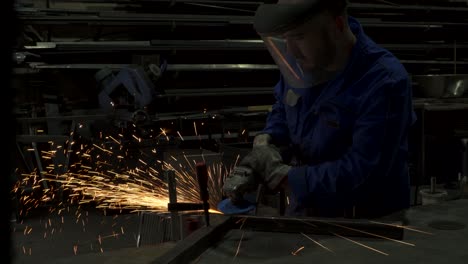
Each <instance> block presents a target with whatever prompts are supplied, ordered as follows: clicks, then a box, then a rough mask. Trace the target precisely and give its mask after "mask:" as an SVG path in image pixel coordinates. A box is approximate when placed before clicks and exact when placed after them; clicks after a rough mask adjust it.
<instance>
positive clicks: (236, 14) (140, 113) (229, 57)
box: [2, 0, 468, 237]
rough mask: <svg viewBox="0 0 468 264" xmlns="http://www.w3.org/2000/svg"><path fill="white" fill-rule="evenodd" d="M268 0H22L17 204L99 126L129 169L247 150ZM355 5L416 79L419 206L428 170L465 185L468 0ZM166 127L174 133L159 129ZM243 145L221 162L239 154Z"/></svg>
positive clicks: (268, 65)
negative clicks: (56, 150) (60, 149)
mask: <svg viewBox="0 0 468 264" xmlns="http://www.w3.org/2000/svg"><path fill="white" fill-rule="evenodd" d="M3 2H9V1H2V3H3ZM262 2H263V1H254V0H252V1H221V0H219V1H208V0H191V1H189V0H185V1H184V0H177V1H174V0H152V1H150V0H134V1H129V0H114V1H105V0H17V1H16V2H15V12H16V15H17V20H18V21H17V22H18V32H17V34H16V35H17V37H15V38H5V39H4V42H7V43H8V41H6V40H9V39H11V40H14V41H13V42H14V43H13V50H12V52H8V56H9V58H11V57H12V58H13V71H12V76H11V78H9V79H7V80H9V81H10V85H11V87H12V91H14V92H13V94H14V95H15V96H14V100H13V103H14V109H13V110H14V112H13V113H14V117H15V119H16V123H15V125H14V128H15V129H14V131H15V133H16V141H15V140H8V139H7V140H6V141H8V144H10V143H12V144H13V143H14V145H13V147H12V148H11V149H12V151H11V155H12V157H13V158H14V162H13V163H12V164H11V165H12V168H8V173H7V174H8V175H10V176H11V177H10V178H9V181H13V182H21V186H20V191H18V192H17V193H15V195H16V196H14V199H16V200H15V201H14V202H13V203H12V204H13V205H14V208H13V215H14V216H16V217H17V219H16V220H17V221H19V220H20V219H23V218H27V217H28V216H25V215H20V214H21V213H20V211H21V209H22V208H23V207H24V206H27V205H22V204H21V202H20V201H21V199H20V198H19V197H18V195H19V196H21V195H31V193H34V192H41V188H45V187H44V186H43V185H39V188H32V186H31V184H32V183H31V182H29V181H24V182H22V181H21V180H22V177H23V175H24V174H28V173H31V172H33V171H38V170H39V171H40V170H46V168H42V165H44V162H46V161H45V160H43V159H42V158H41V157H40V155H41V154H43V153H44V152H46V151H50V150H51V147H50V143H51V142H66V141H67V140H73V141H74V142H76V143H75V144H74V145H73V146H71V150H72V151H71V153H72V154H71V155H65V156H63V157H57V162H58V163H61V164H62V165H64V164H73V162H74V161H76V159H77V157H75V156H74V154H73V153H75V152H73V151H76V149H75V148H76V147H78V146H79V145H80V143H89V142H93V143H95V144H100V143H105V142H104V141H106V140H107V139H104V138H102V134H103V133H105V134H107V135H119V136H121V138H122V141H121V143H122V147H123V148H124V149H125V151H126V153H130V155H129V156H128V157H127V158H126V162H127V163H126V164H125V166H127V167H132V166H134V164H135V162H136V160H138V153H141V152H145V151H149V150H151V149H153V148H155V147H157V148H158V156H157V159H164V158H165V157H166V158H167V156H165V153H177V152H182V151H200V150H206V151H210V153H211V152H212V153H221V152H223V153H231V152H232V153H234V154H235V153H243V151H244V152H245V150H246V149H248V148H249V147H250V144H251V141H252V138H253V136H254V135H255V133H256V132H257V131H259V130H260V129H262V127H263V125H264V122H265V118H266V114H267V111H268V110H267V109H268V106H269V105H270V104H271V103H272V102H273V99H274V98H273V94H272V87H273V85H274V84H275V83H276V81H277V80H278V74H279V73H278V71H277V68H276V66H275V65H274V62H273V61H272V59H271V57H270V55H269V53H268V52H267V50H266V49H265V48H264V45H263V43H262V42H261V40H260V39H259V37H258V36H257V35H256V33H255V32H254V30H253V28H252V16H253V14H254V11H255V9H256V7H257V6H258V5H259V4H260V3H262ZM2 10H6V9H2ZM349 13H350V15H352V16H354V17H356V18H357V19H358V20H359V21H360V22H361V23H362V26H363V28H364V30H365V32H366V33H367V34H368V35H369V36H370V37H371V38H372V39H373V40H375V42H377V43H378V44H380V45H382V46H383V47H385V48H387V49H388V50H390V51H391V52H393V53H394V54H395V55H396V56H397V57H398V58H399V59H400V60H401V61H402V63H403V64H404V66H405V67H406V69H407V70H408V72H409V73H410V74H411V76H412V78H413V80H414V83H413V87H414V90H413V94H414V106H415V111H416V113H417V115H418V121H417V123H416V124H415V126H414V127H413V130H412V131H411V138H410V157H409V159H410V170H411V184H412V187H413V188H412V191H413V196H414V200H413V205H418V204H419V203H420V201H419V200H418V197H417V195H416V194H417V190H418V189H419V188H421V186H423V185H428V184H429V183H430V179H431V178H436V180H437V183H439V184H442V185H443V188H446V189H451V188H457V187H456V183H457V182H458V179H459V176H462V175H466V173H467V172H466V170H467V165H466V164H467V157H468V156H467V154H466V152H467V150H466V144H467V138H468V118H467V110H468V98H467V96H468V92H464V91H465V90H467V89H468V87H466V83H467V82H468V34H466V32H467V29H468V6H467V2H466V1H463V0H458V1H456V0H452V1H447V0H426V1H423V0H420V1H403V0H389V1H351V5H350V8H349ZM2 17H3V18H4V19H6V20H7V21H14V20H13V19H12V18H11V16H5V15H4V16H2ZM5 23H7V22H5ZM9 26H10V27H11V29H16V23H12V24H11V25H9ZM12 35H14V34H12ZM4 36H5V35H4ZM4 51H8V49H5V50H4ZM5 54H6V52H4V53H3V58H5V57H6V55H5ZM10 55H12V56H10ZM2 61H8V60H5V59H3V60H2ZM116 80H122V81H123V82H127V83H126V84H129V83H131V85H129V86H125V83H123V84H122V83H116ZM454 83H458V85H459V87H458V88H459V89H458V90H457V91H455V92H454V91H453V90H450V88H453V87H452V86H453V85H454ZM7 85H8V84H7ZM4 90H6V89H4ZM460 91H461V92H460ZM7 102H9V101H8V100H7ZM2 105H3V104H2ZM3 107H6V109H7V110H6V111H7V112H8V105H7V104H5V105H4V106H3ZM194 126H196V128H194ZM161 129H164V130H165V131H167V133H168V134H167V137H166V136H164V137H161V136H159V137H157V138H156V137H155V135H160V133H161V131H162V130H161ZM71 132H73V133H71ZM133 135H137V136H138V137H139V138H140V139H141V140H140V141H138V142H135V140H132V136H133ZM182 138H183V140H182ZM31 149H32V150H31ZM132 153H133V154H132ZM234 154H232V155H225V156H224V157H227V158H224V161H225V162H226V163H232V162H233V161H234V158H233V157H235V155H234ZM41 162H42V163H41ZM155 164H157V163H155ZM56 165H57V164H56ZM64 167H65V168H66V166H56V167H55V169H56V173H58V174H59V173H64V171H63V168H64ZM4 170H6V168H4ZM4 175H6V174H4ZM39 175H40V173H39ZM2 186H6V185H4V184H2ZM41 195H42V194H41ZM54 198H55V197H54ZM45 206H54V203H47V204H46V205H45ZM23 209H24V208H23ZM21 212H23V213H24V211H21ZM2 237H3V236H2Z"/></svg>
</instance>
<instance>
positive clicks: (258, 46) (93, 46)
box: [25, 39, 468, 52]
mask: <svg viewBox="0 0 468 264" xmlns="http://www.w3.org/2000/svg"><path fill="white" fill-rule="evenodd" d="M381 46H382V47H384V48H387V49H390V50H427V49H453V48H454V44H447V43H421V44H413V43H406V44H398V43H382V44H381ZM456 47H457V49H466V48H468V44H457V45H456ZM25 49H28V50H45V49H55V50H61V51H83V50H93V51H103V52H105V51H109V50H110V51H109V52H115V51H116V50H154V51H158V50H159V51H161V50H205V49H206V50H213V49H216V50H231V49H232V50H266V48H265V45H264V44H263V41H261V40H260V39H258V40H257V39H254V40H249V39H236V40H228V39H226V40H150V41H80V42H77V41H58V40H57V41H52V42H36V43H35V45H33V46H32V45H31V46H25Z"/></svg>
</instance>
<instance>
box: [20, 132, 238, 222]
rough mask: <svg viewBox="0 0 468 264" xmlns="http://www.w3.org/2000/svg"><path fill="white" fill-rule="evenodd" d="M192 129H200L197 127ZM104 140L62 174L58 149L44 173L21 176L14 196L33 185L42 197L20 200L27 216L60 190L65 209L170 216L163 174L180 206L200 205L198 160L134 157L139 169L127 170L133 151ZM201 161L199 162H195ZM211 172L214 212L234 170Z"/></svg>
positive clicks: (47, 154) (46, 154) (80, 152)
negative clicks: (171, 179)
mask: <svg viewBox="0 0 468 264" xmlns="http://www.w3.org/2000/svg"><path fill="white" fill-rule="evenodd" d="M194 125H195V128H196V124H195V123H194ZM161 131H162V133H161V134H162V136H165V137H167V135H166V131H165V130H163V129H161ZM119 137H123V135H119ZM103 138H105V139H106V140H105V141H104V143H91V144H88V145H85V144H81V145H80V146H78V147H77V150H76V151H75V152H74V157H76V158H77V160H78V161H76V162H74V163H72V164H70V165H69V166H68V167H67V168H66V169H67V170H66V171H65V173H62V174H58V173H57V172H56V169H57V166H55V165H54V164H52V160H53V158H54V157H55V156H56V155H57V154H58V152H59V151H63V153H64V154H65V153H66V152H67V151H68V150H67V149H66V148H55V151H43V152H42V155H43V156H42V158H43V159H44V160H47V163H50V164H45V166H44V169H43V171H41V172H39V171H33V172H32V173H29V174H22V175H21V180H20V181H19V182H18V183H17V185H16V187H15V189H14V190H13V192H15V193H17V192H19V193H21V192H23V193H21V194H25V193H24V191H21V190H22V189H21V186H25V185H32V186H33V187H32V188H33V189H35V190H38V191H40V197H38V196H37V195H34V196H33V195H29V196H28V195H23V196H22V197H21V203H22V205H24V206H23V208H25V209H24V210H28V209H33V208H37V207H38V206H39V204H40V203H42V202H47V201H51V200H53V199H55V198H58V194H57V190H60V193H62V192H64V191H67V194H68V196H66V198H67V199H69V200H68V201H62V202H61V203H62V204H64V205H65V204H67V202H68V203H71V204H78V205H82V204H89V203H92V204H95V205H96V207H97V208H101V209H120V210H130V211H132V212H137V211H151V212H167V204H168V202H169V193H168V186H167V182H166V181H165V179H164V177H163V173H162V171H163V170H173V171H174V172H175V175H176V182H177V200H178V202H189V203H200V194H199V186H198V181H197V178H196V168H195V166H194V165H195V164H196V162H197V161H199V160H197V161H196V160H191V159H189V158H187V157H184V160H183V161H182V162H179V161H177V158H176V157H171V158H170V159H169V160H168V161H161V160H159V159H157V157H156V156H155V155H154V153H155V152H156V151H151V153H147V152H143V151H140V152H139V153H137V154H139V156H138V157H135V156H132V161H135V163H136V164H134V167H132V168H130V169H129V165H128V158H127V157H129V155H130V154H129V150H127V149H125V148H124V147H123V146H122V140H119V138H115V137H111V136H109V137H104V136H103ZM132 138H133V141H137V142H138V143H139V142H141V139H140V138H139V137H136V136H132ZM133 155H135V153H133ZM189 156H190V155H189ZM193 156H196V155H193ZM199 158H200V156H198V157H197V159H199ZM201 158H203V156H201ZM203 160H204V158H203ZM174 161H175V162H174ZM207 167H208V176H209V179H208V191H209V194H210V200H209V203H210V208H217V204H218V203H219V202H220V201H221V199H222V184H223V181H224V178H225V175H227V174H228V173H229V171H230V170H231V169H232V168H226V166H224V165H223V164H222V163H221V162H218V163H215V162H213V163H212V164H207ZM43 181H45V183H47V185H46V186H47V188H43V186H41V185H42V183H43ZM36 194H37V192H36ZM210 212H211V213H220V212H219V211H217V210H215V209H210ZM22 213H27V212H22ZM77 219H79V217H77ZM77 221H78V220H77Z"/></svg>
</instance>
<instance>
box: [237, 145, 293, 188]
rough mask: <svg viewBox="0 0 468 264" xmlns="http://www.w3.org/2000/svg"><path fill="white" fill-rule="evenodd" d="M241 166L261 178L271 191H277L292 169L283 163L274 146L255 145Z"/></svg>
mask: <svg viewBox="0 0 468 264" xmlns="http://www.w3.org/2000/svg"><path fill="white" fill-rule="evenodd" d="M239 166H242V167H247V168H251V169H252V170H253V172H254V173H253V175H254V176H256V177H259V178H260V180H261V181H262V182H264V183H265V184H266V185H267V186H268V188H269V189H270V190H276V189H277V188H278V187H279V185H280V184H281V183H282V182H283V180H284V179H285V178H286V177H287V176H288V172H289V170H290V169H291V166H289V165H286V164H284V163H283V158H282V157H281V154H280V152H279V149H278V148H277V147H276V146H274V145H272V144H266V145H263V144H259V145H254V147H253V148H252V151H251V152H250V153H249V154H248V155H247V156H245V157H244V158H243V159H242V160H241V162H240V163H239Z"/></svg>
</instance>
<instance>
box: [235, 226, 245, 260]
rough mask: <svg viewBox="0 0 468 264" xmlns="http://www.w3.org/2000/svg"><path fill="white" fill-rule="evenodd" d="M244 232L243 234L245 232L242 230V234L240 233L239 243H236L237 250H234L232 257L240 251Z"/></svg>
mask: <svg viewBox="0 0 468 264" xmlns="http://www.w3.org/2000/svg"><path fill="white" fill-rule="evenodd" d="M244 234H245V232H244V231H242V235H241V238H240V240H239V244H238V245H237V250H236V254H235V255H234V259H235V258H236V257H237V255H239V251H240V247H241V243H242V239H243V238H244Z"/></svg>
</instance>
